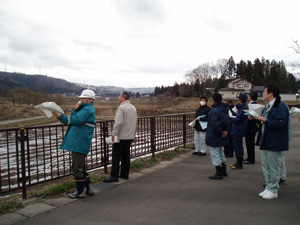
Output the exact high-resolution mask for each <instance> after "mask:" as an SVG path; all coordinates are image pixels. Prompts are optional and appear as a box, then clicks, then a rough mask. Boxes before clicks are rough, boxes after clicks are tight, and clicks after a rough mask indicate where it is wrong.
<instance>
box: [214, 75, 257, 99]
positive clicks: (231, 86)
mask: <svg viewBox="0 0 300 225" xmlns="http://www.w3.org/2000/svg"><path fill="white" fill-rule="evenodd" d="M252 88H253V85H252V84H251V83H250V82H249V81H247V80H244V79H242V78H235V79H233V80H231V81H230V82H229V83H228V85H227V87H225V88H221V89H220V90H219V93H220V94H221V95H222V97H223V99H225V98H231V99H233V98H237V97H239V95H240V94H241V93H242V94H249V93H250V92H251V90H252Z"/></svg>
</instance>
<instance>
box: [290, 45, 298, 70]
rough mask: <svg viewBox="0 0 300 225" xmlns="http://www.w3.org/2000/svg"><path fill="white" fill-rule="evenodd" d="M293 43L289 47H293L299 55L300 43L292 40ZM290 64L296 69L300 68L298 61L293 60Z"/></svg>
mask: <svg viewBox="0 0 300 225" xmlns="http://www.w3.org/2000/svg"><path fill="white" fill-rule="evenodd" d="M292 42H293V45H292V46H289V47H290V48H291V49H293V50H294V51H295V53H296V54H298V55H300V45H299V43H298V40H297V39H296V40H292ZM290 66H291V67H292V68H294V69H298V68H300V63H299V62H293V63H291V64H290Z"/></svg>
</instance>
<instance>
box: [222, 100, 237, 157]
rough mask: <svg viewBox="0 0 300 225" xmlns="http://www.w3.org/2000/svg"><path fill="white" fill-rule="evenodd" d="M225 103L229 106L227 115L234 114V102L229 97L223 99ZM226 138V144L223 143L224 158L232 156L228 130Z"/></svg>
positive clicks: (231, 139)
mask: <svg viewBox="0 0 300 225" xmlns="http://www.w3.org/2000/svg"><path fill="white" fill-rule="evenodd" d="M225 104H227V105H228V107H229V111H228V113H229V115H232V116H236V112H234V111H233V110H232V109H233V108H234V104H233V102H232V100H231V99H225ZM230 127H231V121H230ZM227 137H228V140H229V143H228V145H225V146H224V154H225V157H226V158H232V157H233V152H234V151H233V136H232V135H230V131H228V135H227Z"/></svg>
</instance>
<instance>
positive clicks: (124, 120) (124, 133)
mask: <svg viewBox="0 0 300 225" xmlns="http://www.w3.org/2000/svg"><path fill="white" fill-rule="evenodd" d="M136 122H137V112H136V108H135V107H134V106H133V105H132V104H131V103H130V101H129V100H125V101H124V102H122V103H121V104H120V105H119V107H118V108H117V111H116V115H115V123H114V127H113V131H112V136H118V139H119V140H133V139H134V134H135V130H136Z"/></svg>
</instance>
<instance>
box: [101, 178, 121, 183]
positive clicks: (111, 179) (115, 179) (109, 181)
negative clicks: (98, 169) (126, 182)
mask: <svg viewBox="0 0 300 225" xmlns="http://www.w3.org/2000/svg"><path fill="white" fill-rule="evenodd" d="M118 181H119V179H118V178H114V177H109V178H106V179H104V180H103V182H105V183H111V182H118Z"/></svg>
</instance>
